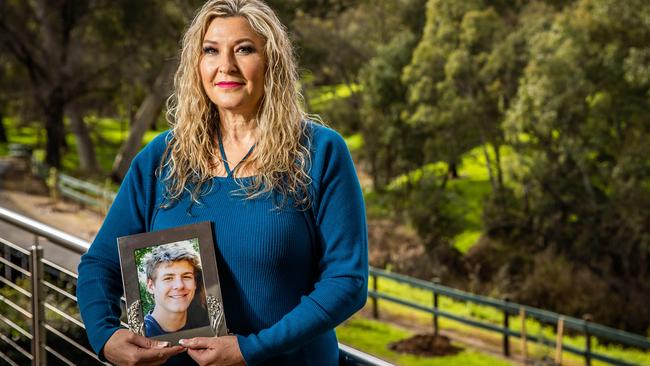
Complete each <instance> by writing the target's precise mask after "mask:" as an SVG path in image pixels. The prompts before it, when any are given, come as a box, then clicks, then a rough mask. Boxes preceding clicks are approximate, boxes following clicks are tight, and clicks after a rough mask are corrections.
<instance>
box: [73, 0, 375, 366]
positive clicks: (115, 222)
mask: <svg viewBox="0 0 650 366" xmlns="http://www.w3.org/2000/svg"><path fill="white" fill-rule="evenodd" d="M297 82H298V80H297V72H296V65H295V62H294V58H293V55H292V49H291V44H290V42H289V39H288V37H287V34H286V32H285V29H284V27H283V26H282V25H281V23H280V22H279V20H278V19H277V17H276V16H275V14H274V13H273V12H272V10H271V9H270V8H269V7H268V6H267V5H265V4H264V3H262V2H261V1H259V0H216V1H209V2H208V3H206V4H205V5H204V6H203V7H202V8H201V9H200V10H199V12H198V14H197V15H196V17H195V19H194V20H193V22H192V24H191V25H190V27H189V29H188V30H187V32H186V34H185V36H184V38H183V49H182V52H181V57H180V66H179V69H178V71H177V73H176V77H175V83H174V84H175V92H174V95H173V98H172V99H170V100H172V103H171V104H170V108H169V111H170V115H171V117H172V118H170V123H171V125H172V129H171V131H169V132H166V133H163V134H162V135H161V136H158V137H157V138H156V139H154V140H153V141H152V142H151V143H150V144H148V145H147V147H145V148H144V149H143V151H141V152H140V153H139V154H138V156H137V157H136V158H135V159H134V161H133V163H132V165H131V168H130V170H129V172H128V174H127V176H126V178H125V180H124V182H123V183H122V186H121V187H120V191H119V193H118V196H117V197H116V199H115V202H114V203H113V206H112V207H111V210H110V212H109V214H108V215H107V217H106V220H105V221H104V224H103V225H102V228H101V229H100V231H99V233H98V234H97V237H96V239H95V241H94V242H93V244H92V246H91V248H90V249H89V251H88V253H87V254H86V255H84V256H83V258H82V261H81V263H80V265H79V281H78V297H79V307H80V310H81V314H82V317H83V320H84V322H85V324H86V326H87V329H88V335H89V338H90V342H91V344H92V346H93V348H94V349H95V350H96V351H97V352H98V354H99V356H100V357H103V358H104V357H105V358H106V359H108V360H109V361H111V362H113V363H116V364H146V365H155V364H162V363H165V362H166V364H174V363H175V364H188V362H189V361H191V360H190V359H189V358H191V359H193V360H194V362H196V363H198V364H200V365H244V364H248V365H258V364H264V365H335V364H338V344H337V340H336V335H335V333H334V330H333V329H334V327H335V326H336V325H338V324H339V323H341V322H342V321H343V320H345V319H346V318H348V317H349V316H350V315H352V314H353V313H354V312H356V311H357V310H358V309H360V308H361V307H362V306H363V305H364V303H365V300H366V294H367V270H368V267H367V265H368V259H367V229H366V221H365V211H364V203H363V197H362V193H361V189H360V187H359V182H358V179H357V176H356V173H355V169H354V166H353V163H352V160H351V158H350V154H349V152H348V150H347V147H346V145H345V142H344V141H343V139H342V138H341V136H340V135H338V134H337V133H336V132H334V131H332V130H330V129H328V128H325V127H322V126H320V125H318V124H316V123H313V122H310V121H308V120H307V117H306V115H305V113H304V112H303V110H302V108H301V105H302V103H301V98H300V95H299V93H298V92H297V91H296V86H297ZM205 220H210V221H212V222H213V224H214V231H215V233H214V234H215V243H216V244H215V249H216V253H217V262H218V263H217V264H218V269H219V278H220V281H221V291H222V293H223V297H224V310H225V314H226V322H227V324H228V326H229V328H230V332H231V333H233V335H232V336H225V337H218V338H194V339H188V340H183V341H182V342H181V343H182V346H183V347H180V346H173V347H165V346H166V345H165V344H161V343H158V342H155V341H152V340H150V339H147V338H143V337H139V336H136V335H134V334H132V333H130V332H129V331H128V330H126V329H121V328H120V323H119V319H118V317H119V313H120V311H119V296H120V294H121V293H122V287H121V280H120V270H119V268H120V267H119V261H118V254H117V249H116V246H115V238H116V237H118V236H123V235H128V234H133V233H137V232H144V231H153V230H160V229H165V228H169V227H175V226H179V225H185V224H190V223H195V222H199V221H205ZM205 265H207V264H204V266H205ZM184 351H187V352H186V353H183V352H184Z"/></svg>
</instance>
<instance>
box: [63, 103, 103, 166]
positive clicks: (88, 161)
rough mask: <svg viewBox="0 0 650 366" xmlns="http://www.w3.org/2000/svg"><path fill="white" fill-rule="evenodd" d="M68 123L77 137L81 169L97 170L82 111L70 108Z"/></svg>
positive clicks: (93, 147)
mask: <svg viewBox="0 0 650 366" xmlns="http://www.w3.org/2000/svg"><path fill="white" fill-rule="evenodd" d="M70 125H71V127H72V133H74V135H75V138H76V139H77V154H78V155H79V165H80V168H81V170H82V171H84V172H88V173H93V172H96V171H99V166H98V164H97V158H96V156H95V146H94V144H93V141H92V140H91V138H90V133H89V132H88V128H87V127H86V124H85V122H84V119H83V113H82V112H81V110H79V108H77V107H72V108H70Z"/></svg>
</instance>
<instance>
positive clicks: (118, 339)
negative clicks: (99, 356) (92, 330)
mask: <svg viewBox="0 0 650 366" xmlns="http://www.w3.org/2000/svg"><path fill="white" fill-rule="evenodd" d="M168 345H169V342H158V341H154V340H153V339H149V338H145V337H143V336H139V335H137V334H135V333H133V332H131V331H129V330H126V329H119V330H118V331H116V332H115V333H113V335H112V336H111V338H109V339H108V341H107V342H106V345H104V357H106V359H107V360H109V361H110V362H111V363H112V364H115V365H118V366H122V365H128V366H136V365H146V366H155V365H162V364H163V363H165V362H166V361H167V359H168V358H170V357H171V356H174V355H177V354H179V353H181V352H183V351H184V350H185V348H183V347H181V346H173V347H167V346H168Z"/></svg>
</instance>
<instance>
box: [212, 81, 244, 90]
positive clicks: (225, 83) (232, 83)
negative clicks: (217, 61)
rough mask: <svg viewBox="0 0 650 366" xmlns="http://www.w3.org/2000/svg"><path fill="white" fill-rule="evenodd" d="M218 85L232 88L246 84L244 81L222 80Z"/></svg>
mask: <svg viewBox="0 0 650 366" xmlns="http://www.w3.org/2000/svg"><path fill="white" fill-rule="evenodd" d="M216 85H217V86H218V87H220V88H223V89H232V88H237V87H240V86H242V85H244V83H239V82H236V81H220V82H218V83H217V84H216Z"/></svg>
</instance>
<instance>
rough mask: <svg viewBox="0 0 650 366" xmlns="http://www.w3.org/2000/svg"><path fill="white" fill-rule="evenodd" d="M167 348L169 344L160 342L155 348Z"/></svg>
mask: <svg viewBox="0 0 650 366" xmlns="http://www.w3.org/2000/svg"><path fill="white" fill-rule="evenodd" d="M165 347H169V342H158V343H156V346H155V348H165Z"/></svg>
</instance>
